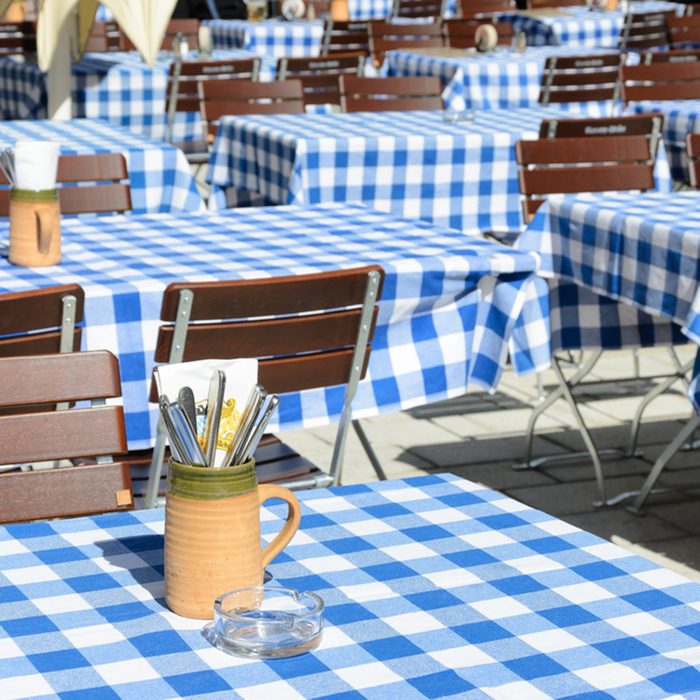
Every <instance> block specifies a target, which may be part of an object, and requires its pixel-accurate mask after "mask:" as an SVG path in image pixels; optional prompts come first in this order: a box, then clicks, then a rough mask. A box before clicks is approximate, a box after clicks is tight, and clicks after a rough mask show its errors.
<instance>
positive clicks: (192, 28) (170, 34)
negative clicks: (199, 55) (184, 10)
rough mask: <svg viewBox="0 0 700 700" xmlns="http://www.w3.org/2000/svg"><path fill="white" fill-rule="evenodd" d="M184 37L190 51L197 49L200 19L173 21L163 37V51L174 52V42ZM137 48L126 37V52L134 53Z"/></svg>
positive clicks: (169, 23)
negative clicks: (177, 38)
mask: <svg viewBox="0 0 700 700" xmlns="http://www.w3.org/2000/svg"><path fill="white" fill-rule="evenodd" d="M178 35H179V36H180V37H182V38H183V39H185V40H186V41H187V44H188V46H189V47H190V49H195V48H197V44H198V40H199V20H198V19H171V20H170V21H169V22H168V26H167V28H166V30H165V34H164V35H163V43H162V44H161V50H162V51H172V50H173V48H175V47H174V46H173V42H174V41H175V39H176V37H178ZM135 48H136V47H135V46H134V44H133V43H132V42H131V40H130V39H129V38H128V37H127V36H126V35H124V48H123V50H124V51H133V50H134V49H135Z"/></svg>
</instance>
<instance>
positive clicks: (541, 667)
mask: <svg viewBox="0 0 700 700" xmlns="http://www.w3.org/2000/svg"><path fill="white" fill-rule="evenodd" d="M503 665H504V666H506V667H507V668H509V669H510V670H511V671H513V673H515V674H517V675H518V676H520V678H523V679H525V680H528V681H529V680H532V679H533V678H542V677H543V676H556V675H558V674H560V673H566V669H565V668H564V667H563V666H562V665H561V664H558V663H557V662H556V661H554V660H553V659H552V658H551V657H549V656H547V655H546V654H533V655H532V656H524V657H522V658H520V659H511V660H510V661H504V662H503Z"/></svg>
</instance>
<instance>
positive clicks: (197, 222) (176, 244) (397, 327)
mask: <svg viewBox="0 0 700 700" xmlns="http://www.w3.org/2000/svg"><path fill="white" fill-rule="evenodd" d="M64 224H65V225H64V226H63V227H62V228H63V230H62V237H63V259H62V261H61V264H60V266H57V267H46V268H24V267H16V266H13V265H10V264H9V263H8V262H7V261H6V260H0V292H10V291H21V290H25V289H35V288H39V287H46V286H50V285H52V284H65V283H67V282H69V281H70V282H76V283H79V284H81V285H82V286H83V287H84V289H85V295H86V302H85V303H86V310H85V317H86V332H85V337H86V348H87V349H89V350H91V349H97V348H105V349H108V350H111V351H112V352H114V353H115V354H116V355H117V357H118V358H119V360H120V365H121V378H122V386H123V395H124V405H125V409H126V410H125V412H126V421H127V436H128V438H129V447H130V449H140V448H145V447H148V446H149V445H151V444H152V439H153V436H154V435H155V433H154V426H155V420H156V417H157V416H156V410H155V406H150V405H149V404H148V398H147V397H148V392H149V388H150V380H151V370H152V367H153V353H154V350H155V342H156V335H157V327H158V319H159V317H160V305H161V299H162V295H163V290H164V289H165V287H166V286H167V285H168V284H169V283H170V282H174V281H183V280H184V281H186V280H192V281H198V280H205V281H206V280H222V279H235V278H251V277H261V276H272V275H278V276H279V275H284V274H305V273H309V272H315V271H321V270H328V269H337V268H347V267H356V266H359V265H366V264H374V263H378V264H380V265H382V266H383V267H384V269H385V271H386V280H385V283H384V291H383V293H382V300H381V303H380V312H379V318H378V325H377V329H376V333H375V340H374V342H373V345H372V355H371V358H370V365H369V373H368V376H367V378H366V380H365V381H363V382H361V383H360V386H359V389H358V393H357V396H356V399H355V402H354V404H353V405H354V409H355V413H356V416H357V417H362V416H369V415H375V414H377V413H378V412H380V411H387V410H399V409H404V408H408V407H410V406H414V405H419V404H423V403H427V402H430V401H435V400H439V399H443V398H446V397H448V396H459V395H461V394H463V393H464V392H465V391H466V390H467V387H468V386H472V385H478V386H481V387H485V388H488V389H493V388H495V386H496V384H497V383H498V380H499V377H500V375H501V371H502V369H503V366H504V364H505V361H506V355H507V345H506V343H507V341H508V338H509V335H510V332H511V330H512V327H513V324H514V322H515V319H516V318H518V316H519V314H520V312H521V308H522V305H523V303H524V300H525V292H526V290H527V288H528V287H529V286H531V285H532V276H533V273H534V271H535V267H536V262H535V258H534V256H530V255H529V254H526V253H520V252H519V251H514V250H511V249H508V248H504V247H503V246H500V245H496V244H494V243H489V242H488V241H483V240H477V239H472V238H469V237H466V236H463V235H461V234H460V233H458V232H456V231H448V230H440V229H438V228H437V227H435V226H431V225H429V224H426V223H425V222H422V221H403V220H400V219H396V218H395V217H393V216H390V215H387V214H384V213H381V212H373V211H371V210H368V209H366V208H365V207H363V206H362V205H330V206H328V205H327V206H315V207H309V208H299V207H273V208H268V209H264V208H263V209H252V208H249V209H239V210H231V211H227V212H224V213H221V214H216V215H215V214H204V215H202V214H199V215H195V214H183V215H177V216H176V215H168V214H162V215H151V216H130V217H100V218H99V220H95V219H94V218H92V219H73V220H69V221H65V222H64ZM532 313H534V316H533V315H532ZM532 313H531V314H529V315H528V318H529V319H534V320H532V321H531V322H532V323H533V327H534V328H535V329H536V332H539V327H540V326H539V324H540V323H541V319H537V309H536V308H535V309H533V312H532ZM541 340H542V339H539V340H538V341H537V344H539V343H540V342H541ZM343 394H344V392H343V390H342V388H338V387H334V388H330V389H325V390H313V391H305V392H303V393H301V394H299V393H296V394H288V395H285V397H283V400H282V402H281V404H280V410H279V416H278V417H279V421H280V424H281V426H282V427H283V428H298V427H311V426H314V425H324V424H327V423H328V422H329V421H332V420H337V419H338V417H339V414H340V410H341V408H342V398H343ZM0 696H1V694H0Z"/></svg>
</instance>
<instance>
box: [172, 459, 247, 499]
mask: <svg viewBox="0 0 700 700" xmlns="http://www.w3.org/2000/svg"><path fill="white" fill-rule="evenodd" d="M257 487H258V480H257V478H256V476H255V460H253V459H250V460H248V461H247V462H244V463H243V464H237V465H236V466H233V467H201V466H198V465H192V464H182V463H181V462H178V461H177V460H175V459H173V458H172V457H171V458H170V463H169V467H168V495H176V496H180V497H182V498H189V499H193V500H198V501H209V500H216V499H220V498H229V497H231V496H242V495H244V494H246V493H250V492H251V491H254V490H255V489H257Z"/></svg>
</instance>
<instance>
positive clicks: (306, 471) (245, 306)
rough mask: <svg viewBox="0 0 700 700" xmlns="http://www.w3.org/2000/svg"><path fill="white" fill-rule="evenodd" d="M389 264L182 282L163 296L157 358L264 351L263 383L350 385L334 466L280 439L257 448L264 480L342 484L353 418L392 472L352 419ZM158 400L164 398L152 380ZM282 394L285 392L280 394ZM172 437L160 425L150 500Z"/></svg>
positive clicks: (280, 386) (293, 387)
mask: <svg viewBox="0 0 700 700" xmlns="http://www.w3.org/2000/svg"><path fill="white" fill-rule="evenodd" d="M383 279H384V271H383V270H382V268H381V267H379V266H377V265H372V266H369V267H361V268H355V269H349V270H340V271H331V272H321V273H316V274H310V275H291V276H287V277H272V278H266V279H254V280H234V281H228V282H193V283H175V284H171V285H169V286H168V288H167V289H166V291H165V294H164V296H163V306H162V309H161V320H162V321H163V322H164V325H162V326H161V327H160V329H159V332H158V339H157V343H156V352H155V361H156V362H171V363H172V362H186V361H189V360H201V359H206V358H211V357H216V358H221V359H233V358H240V357H258V358H259V365H258V381H259V382H260V383H262V384H263V385H264V386H265V388H266V389H267V390H268V391H269V392H270V393H278V394H283V393H286V392H293V391H302V390H304V389H312V388H320V387H329V386H335V385H342V384H344V385H345V396H344V401H343V409H342V413H341V417H340V422H339V424H338V431H337V434H336V440H335V444H334V448H333V457H332V460H331V464H330V468H329V471H328V472H327V473H326V472H323V471H321V470H320V469H319V468H318V467H316V466H315V465H313V464H312V463H311V462H309V461H308V460H306V459H304V458H303V457H301V456H300V455H298V454H296V453H295V452H293V451H292V450H291V449H290V448H288V447H287V446H286V445H283V444H281V443H279V442H268V443H267V444H266V445H262V446H261V447H260V448H258V451H257V452H256V455H255V459H256V465H257V467H256V468H257V474H258V480H259V481H261V482H265V481H280V482H282V483H284V485H286V486H288V487H289V488H293V489H302V488H316V487H321V486H330V485H336V484H338V483H339V482H340V479H341V474H342V466H343V452H344V446H345V440H346V436H347V429H348V425H349V423H350V422H352V424H353V426H354V427H355V430H356V431H357V433H358V437H359V438H360V441H361V442H362V444H363V446H364V447H365V450H366V451H367V453H368V456H369V457H370V460H371V461H372V464H373V466H374V468H375V470H376V471H377V475H378V476H379V478H382V479H383V478H386V477H385V475H384V472H383V471H382V469H381V465H380V464H379V461H378V460H377V458H376V456H375V455H374V453H373V451H372V449H371V447H370V446H369V442H368V440H367V438H366V436H365V434H364V431H363V430H362V427H361V426H360V424H359V423H358V422H357V421H354V420H351V416H352V413H351V409H352V401H353V398H354V396H355V392H356V390H357V384H358V382H359V380H360V379H362V377H364V375H365V372H366V369H367V364H368V361H369V352H370V344H371V340H372V335H373V333H374V324H375V322H376V317H377V308H378V307H377V302H378V300H379V296H380V294H381V287H382V282H383ZM151 388H152V391H151V400H156V398H157V397H156V396H155V393H154V389H155V387H154V386H153V385H152V387H151ZM282 401H283V402H284V397H282ZM164 438H165V436H164V431H163V428H162V425H160V424H159V428H158V432H157V438H156V446H155V448H154V450H153V458H152V460H151V465H150V470H149V479H148V491H147V496H146V507H152V506H154V505H155V504H156V502H157V498H158V493H159V491H160V490H161V487H160V483H161V473H162V469H163V456H164V450H165V439H164Z"/></svg>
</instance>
